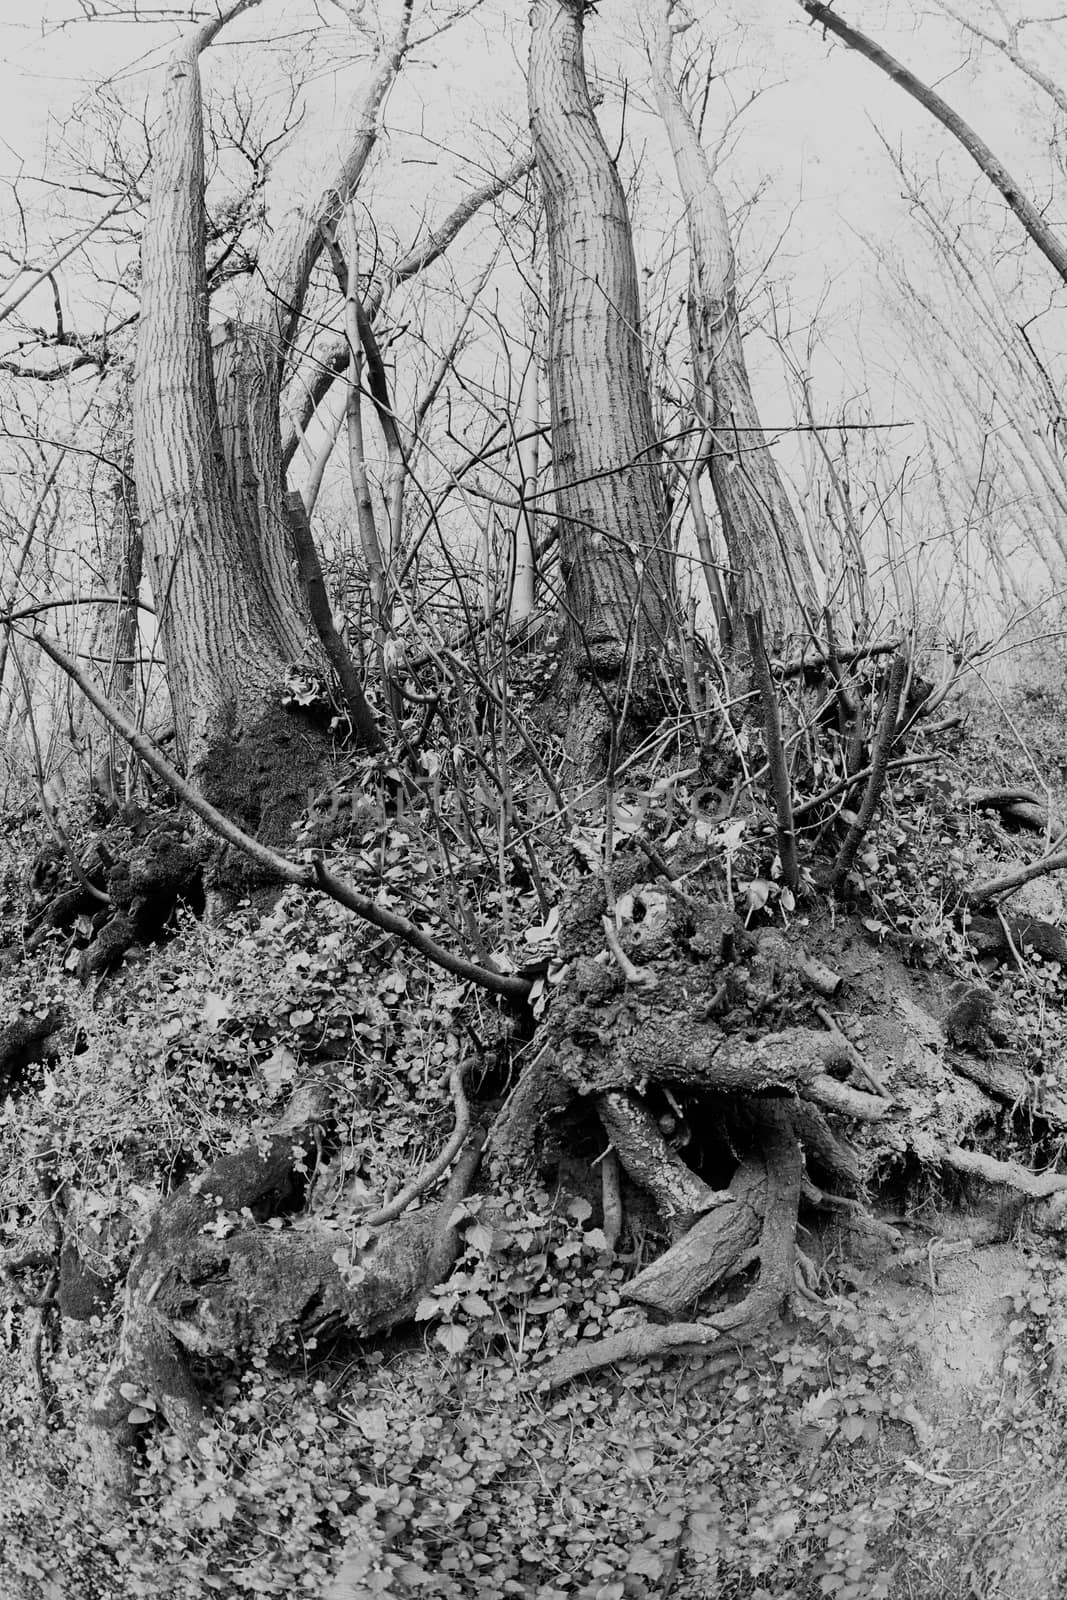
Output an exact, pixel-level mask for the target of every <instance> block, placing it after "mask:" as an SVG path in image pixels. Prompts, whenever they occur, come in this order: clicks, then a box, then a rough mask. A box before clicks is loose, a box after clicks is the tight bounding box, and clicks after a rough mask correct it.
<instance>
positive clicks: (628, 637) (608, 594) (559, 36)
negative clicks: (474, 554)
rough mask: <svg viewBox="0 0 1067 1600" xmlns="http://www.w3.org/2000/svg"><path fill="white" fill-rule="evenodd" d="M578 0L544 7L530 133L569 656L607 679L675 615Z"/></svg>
mask: <svg viewBox="0 0 1067 1600" xmlns="http://www.w3.org/2000/svg"><path fill="white" fill-rule="evenodd" d="M586 9H587V8H586V6H585V4H584V3H583V0H535V3H534V5H533V9H532V13H531V20H532V35H531V42H530V65H529V98H530V126H531V130H532V133H533V140H534V152H535V155H536V158H537V167H538V172H539V174H540V177H541V184H542V189H543V192H544V198H545V212H546V226H547V235H548V259H549V288H548V300H549V313H548V315H549V362H548V370H549V399H550V407H551V419H552V421H551V427H552V449H553V465H554V473H555V485H556V505H557V510H558V515H559V520H560V544H561V550H562V570H563V580H564V591H565V592H564V605H565V609H566V634H567V641H568V651H569V655H570V658H571V660H572V662H573V663H574V665H575V669H576V671H577V673H579V674H581V675H586V676H592V677H601V678H604V679H612V678H615V677H617V676H618V674H619V673H620V672H622V670H623V669H624V667H625V665H626V662H627V659H628V657H629V656H630V654H631V652H632V654H633V657H634V659H636V660H637V661H642V660H644V661H651V660H652V658H653V657H654V656H656V655H659V654H660V653H661V652H662V648H663V641H664V639H665V637H667V634H668V630H669V626H670V622H671V619H672V617H673V606H674V577H673V570H672V562H671V559H670V551H669V549H668V548H667V543H666V541H667V510H666V502H665V497H664V489H663V483H662V479H661V474H660V464H659V451H658V448H657V444H656V438H655V432H654V429H653V422H652V406H651V400H650V398H649V389H648V379H647V374H646V370H645V358H644V351H643V349H642V345H641V308H640V299H639V295H638V287H637V264H636V261H635V258H634V250H633V241H632V238H631V233H630V220H629V216H628V213H627V209H626V200H625V196H624V194H623V190H622V184H621V182H620V180H619V175H618V173H617V172H616V170H615V165H614V163H613V161H612V159H611V156H610V154H609V153H608V149H607V146H606V145H605V143H604V139H603V135H602V134H601V132H600V127H599V125H598V123H597V120H596V115H595V112H594V110H593V103H592V100H591V98H590V94H589V87H588V84H587V82H586V77H585V64H584V56H583V18H584V14H585V12H586Z"/></svg>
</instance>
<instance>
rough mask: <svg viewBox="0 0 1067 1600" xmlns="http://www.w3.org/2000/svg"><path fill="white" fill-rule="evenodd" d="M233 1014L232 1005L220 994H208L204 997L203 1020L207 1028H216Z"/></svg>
mask: <svg viewBox="0 0 1067 1600" xmlns="http://www.w3.org/2000/svg"><path fill="white" fill-rule="evenodd" d="M232 1016H233V1006H232V1005H231V1004H230V1002H229V1001H228V1000H227V999H225V998H224V996H223V995H221V994H214V993H212V994H209V995H207V996H206V997H205V999H204V1021H205V1022H206V1023H207V1025H208V1027H209V1028H217V1027H218V1026H219V1025H220V1023H223V1022H228V1021H229V1019H230V1018H231V1017H232Z"/></svg>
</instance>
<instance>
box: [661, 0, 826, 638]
mask: <svg viewBox="0 0 1067 1600" xmlns="http://www.w3.org/2000/svg"><path fill="white" fill-rule="evenodd" d="M676 14H677V13H676V7H675V4H674V0H655V9H654V14H653V40H652V48H651V51H650V62H651V67H652V86H653V90H654V93H655V97H656V106H657V109H658V110H659V114H660V117H661V118H662V119H663V124H664V127H665V128H666V130H667V136H668V138H669V139H670V144H671V151H672V153H673V155H674V164H675V169H676V171H677V173H678V183H679V186H680V188H681V191H682V199H683V201H684V202H685V214H686V224H687V227H688V230H689V251H690V278H689V336H690V343H691V347H692V352H693V386H694V392H695V403H696V411H697V416H698V418H699V420H700V422H701V424H702V425H703V426H704V427H705V428H706V429H707V435H706V438H707V450H708V464H709V468H710V472H711V482H712V487H713V489H714V491H715V501H716V504H717V506H718V509H719V515H720V517H721V518H722V529H723V538H724V540H725V543H726V550H727V555H728V558H729V562H730V575H729V581H728V584H727V594H728V602H729V609H730V618H731V622H732V624H733V631H734V634H735V636H738V637H740V638H743V637H744V629H743V628H742V626H741V622H742V618H743V617H744V616H745V615H746V614H747V613H749V612H754V611H760V612H762V614H763V619H764V626H765V628H766V631H767V635H768V638H769V642H770V644H771V647H772V649H773V650H774V651H776V652H782V651H783V650H784V649H785V647H786V646H787V644H788V642H789V639H790V636H793V635H797V636H799V637H800V638H801V639H804V638H806V637H807V632H808V630H807V628H806V626H805V621H804V617H805V612H807V613H809V614H810V613H811V612H812V611H813V609H814V606H815V597H814V580H813V576H812V568H811V561H810V558H809V555H808V551H807V549H806V547H805V544H804V536H803V534H802V532H801V529H800V525H799V523H798V521H797V518H796V515H795V513H794V511H793V507H792V505H791V504H790V501H789V496H788V494H787V493H786V490H785V485H784V484H783V482H782V479H781V477H780V475H779V473H778V469H777V467H776V465H775V462H774V457H773V456H772V455H771V452H770V449H769V448H768V445H767V441H766V439H765V438H764V435H763V431H762V429H761V427H760V419H759V413H758V411H757V409H756V402H755V400H754V399H753V396H752V386H751V384H750V382H749V377H748V367H747V365H746V363H745V351H744V345H743V343H742V340H741V328H740V324H739V322H738V315H737V294H736V288H735V274H736V265H735V261H734V251H733V244H732V242H731V239H730V223H729V219H728V217H727V215H726V207H725V205H724V203H723V198H722V194H721V193H720V191H719V188H718V185H717V184H716V182H715V172H714V168H713V166H712V164H711V162H710V161H709V159H708V156H707V153H706V151H705V150H704V147H703V145H702V144H701V142H700V139H699V137H698V135H697V131H696V128H695V127H694V125H693V121H692V118H691V117H690V115H689V112H688V110H687V109H686V106H685V103H684V102H683V100H682V97H681V95H680V93H679V92H678V88H677V86H676V85H675V82H674V79H673V76H672V72H671V47H672V35H673V33H674V32H677V31H680V28H679V25H678V23H676V22H675V23H674V24H673V26H672V17H673V15H676ZM681 25H682V26H688V21H685V22H683V23H682V24H681Z"/></svg>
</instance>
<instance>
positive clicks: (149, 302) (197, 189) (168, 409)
mask: <svg viewBox="0 0 1067 1600" xmlns="http://www.w3.org/2000/svg"><path fill="white" fill-rule="evenodd" d="M240 9H244V7H235V8H232V9H231V11H230V12H229V13H227V17H226V18H224V19H222V20H227V19H228V18H229V17H232V16H234V15H236V14H237V11H238V10H240ZM222 20H220V21H218V22H215V23H212V24H206V25H204V26H203V27H201V28H199V29H197V30H196V31H195V32H193V33H190V34H189V35H188V36H187V37H186V38H185V39H183V40H182V41H181V43H180V44H179V45H178V46H177V48H176V49H175V51H174V54H173V56H172V57H171V61H170V65H169V67H168V70H167V84H166V88H165V91H164V101H163V113H162V117H161V120H160V124H159V128H158V131H157V135H156V141H155V149H154V152H153V155H154V161H153V166H154V172H153V184H152V199H151V205H150V208H149V214H148V220H147V222H146V224H145V231H144V239H143V243H142V291H141V318H140V330H139V335H138V341H137V357H136V363H135V368H134V396H133V405H134V415H133V444H134V472H135V477H136V483H137V501H138V509H139V512H140V516H141V523H142V528H143V531H144V537H145V558H146V564H147V566H148V571H149V575H150V578H151V583H152V590H153V594H154V596H155V602H156V607H157V611H158V613H159V625H160V635H161V640H162V646H163V653H164V657H165V660H166V664H167V673H168V680H169V684H170V692H171V699H172V702H173V705H174V718H175V729H176V735H177V745H178V750H179V753H180V755H181V757H182V759H183V760H184V762H185V763H186V765H187V767H188V768H189V770H190V771H191V772H192V773H193V774H194V775H197V774H198V773H199V772H200V770H201V769H202V767H203V764H204V762H205V760H206V758H207V755H208V752H209V751H211V750H212V749H213V748H215V747H216V746H218V745H220V744H223V743H226V742H228V741H229V740H231V739H235V738H237V739H239V738H240V737H241V735H242V734H244V733H246V732H248V731H249V729H250V727H251V726H252V725H254V723H255V722H256V721H258V719H259V717H260V716H261V715H262V713H263V710H264V708H265V707H266V706H267V705H268V704H270V703H272V702H276V701H277V698H278V695H279V691H280V688H281V685H282V681H283V679H284V676H285V671H286V667H287V665H288V664H289V663H290V662H291V660H292V659H293V656H294V655H295V654H298V653H299V647H298V642H299V641H300V640H301V638H302V631H301V630H302V623H301V622H300V621H298V620H297V619H296V618H295V617H293V618H291V619H286V621H287V622H289V621H291V626H287V627H285V628H281V627H279V612H278V597H277V595H276V594H275V593H273V592H271V591H270V590H269V589H268V586H267V582H266V580H265V569H264V564H263V562H262V561H261V560H255V561H252V560H250V557H249V544H250V539H249V535H248V529H247V527H245V528H243V529H242V518H241V515H240V510H239V508H238V507H235V505H234V503H233V500H232V498H231V496H230V494H229V493H228V484H227V479H226V473H225V471H224V465H223V460H222V455H221V451H220V448H219V425H218V411H217V405H216V398H215V385H214V381H213V377H212V368H211V355H210V349H209V343H208V334H207V287H206V274H205V262H204V200H203V190H204V139H203V112H202V103H201V92H200V69H199V57H200V54H201V52H202V51H203V50H204V49H206V48H207V46H208V45H209V44H210V43H211V41H212V39H213V38H214V36H215V34H216V33H217V32H218V30H219V28H220V27H221V26H222ZM275 426H277V423H275Z"/></svg>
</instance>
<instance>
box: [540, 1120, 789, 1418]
mask: <svg viewBox="0 0 1067 1600" xmlns="http://www.w3.org/2000/svg"><path fill="white" fill-rule="evenodd" d="M760 1121H761V1131H762V1148H761V1156H760V1162H759V1163H757V1162H756V1161H753V1162H751V1163H746V1164H745V1165H743V1166H742V1167H741V1169H740V1170H739V1174H738V1176H737V1178H736V1179H735V1184H736V1187H735V1184H731V1188H730V1189H729V1190H727V1191H726V1195H725V1197H724V1203H723V1205H721V1206H717V1207H716V1208H715V1209H714V1210H713V1211H712V1212H710V1213H709V1214H708V1215H707V1216H706V1217H704V1218H703V1219H702V1220H701V1222H699V1223H698V1224H697V1225H696V1228H695V1229H693V1230H692V1232H696V1231H697V1229H703V1230H704V1233H705V1234H706V1235H709V1236H711V1241H710V1242H712V1243H713V1244H715V1245H716V1246H717V1247H718V1254H719V1260H718V1262H717V1266H720V1265H722V1264H723V1261H724V1260H725V1257H726V1254H727V1253H728V1250H729V1249H730V1248H733V1249H734V1250H735V1251H736V1254H735V1256H734V1260H733V1262H732V1263H731V1264H730V1266H727V1267H726V1271H729V1270H731V1269H732V1270H736V1268H737V1267H739V1266H742V1265H744V1264H745V1262H746V1261H747V1260H748V1259H750V1258H754V1259H756V1260H758V1262H759V1272H758V1276H757V1278H756V1281H755V1283H754V1284H753V1285H752V1287H751V1289H750V1290H749V1292H748V1294H747V1295H745V1296H744V1298H743V1299H741V1300H739V1301H736V1302H735V1303H734V1304H732V1305H729V1306H726V1307H724V1308H723V1309H722V1310H720V1311H718V1312H716V1313H715V1314H714V1315H713V1316H709V1317H707V1318H705V1319H703V1320H701V1321H699V1322H673V1323H668V1324H666V1325H659V1324H656V1323H644V1324H642V1325H640V1326H638V1327H635V1328H626V1329H624V1330H623V1331H622V1332H620V1333H616V1334H612V1335H611V1336H610V1337H608V1338H606V1339H601V1340H598V1341H596V1342H595V1343H592V1342H590V1343H588V1344H585V1343H583V1344H582V1345H580V1346H578V1347H577V1348H575V1349H573V1350H567V1351H565V1352H564V1354H562V1355H560V1356H557V1357H556V1358H555V1360H553V1361H550V1362H548V1363H547V1365H545V1366H543V1367H540V1368H538V1369H537V1370H536V1371H535V1372H534V1373H532V1374H531V1376H530V1379H529V1380H528V1382H529V1386H530V1387H531V1388H548V1389H558V1388H559V1387H560V1386H561V1385H562V1384H565V1383H569V1382H571V1380H572V1379H574V1378H578V1377H581V1376H583V1375H584V1374H585V1373H587V1372H595V1371H598V1370H599V1369H600V1368H603V1367H610V1366H614V1365H616V1363H618V1362H620V1361H635V1360H636V1361H642V1360H647V1359H648V1358H649V1357H651V1356H658V1355H662V1354H663V1353H664V1352H665V1351H668V1350H677V1349H679V1348H685V1347H698V1348H702V1347H705V1346H707V1345H709V1344H712V1343H715V1342H717V1341H720V1340H726V1339H729V1340H731V1341H733V1342H736V1343H744V1342H745V1341H746V1340H748V1339H750V1338H751V1337H752V1335H753V1334H754V1333H756V1332H757V1331H758V1330H759V1329H760V1328H762V1327H765V1326H766V1325H767V1324H768V1323H769V1322H771V1321H773V1320H774V1319H775V1317H777V1316H778V1314H779V1312H780V1311H781V1308H782V1306H783V1304H784V1303H785V1302H786V1301H787V1300H788V1299H790V1297H791V1296H792V1294H793V1290H794V1279H795V1271H796V1226H797V1210H798V1207H799V1204H800V1189H801V1181H802V1177H803V1159H802V1156H801V1148H800V1141H799V1139H798V1137H797V1133H796V1129H795V1127H794V1124H793V1119H792V1115H791V1113H790V1111H789V1109H788V1108H785V1107H782V1108H778V1107H767V1108H766V1109H765V1110H762V1111H761V1117H760ZM760 1164H762V1168H763V1171H762V1174H761V1175H760V1179H761V1181H760V1182H758V1181H757V1177H756V1172H757V1168H758V1166H759V1165H760ZM761 1186H762V1189H763V1194H764V1202H763V1206H762V1218H761V1221H760V1224H759V1228H758V1238H755V1239H751V1235H752V1234H755V1229H754V1228H752V1227H751V1220H750V1219H752V1218H753V1217H754V1216H755V1206H756V1204H757V1203H758V1200H757V1197H758V1194H759V1192H760V1188H761ZM742 1196H743V1199H742ZM728 1207H729V1208H731V1209H732V1212H733V1214H732V1216H731V1215H730V1212H729V1211H728ZM720 1215H721V1216H722V1219H723V1220H722V1223H721V1224H720V1225H719V1226H718V1228H716V1224H717V1223H718V1221H719V1218H720ZM750 1230H751V1231H750ZM686 1237H687V1239H688V1238H689V1237H690V1236H689V1235H687V1236H686ZM746 1240H751V1242H749V1243H747V1244H746V1242H745V1241H746ZM728 1241H729V1242H728ZM705 1242H707V1241H706V1240H705ZM685 1244H686V1240H682V1241H680V1244H679V1245H676V1246H675V1247H674V1249H673V1250H670V1251H668V1252H667V1254H666V1256H665V1257H663V1258H661V1261H669V1260H670V1257H671V1256H672V1255H673V1256H674V1262H673V1264H672V1265H670V1266H669V1267H668V1270H667V1272H666V1273H665V1274H663V1275H661V1276H660V1279H659V1280H658V1281H656V1279H655V1274H654V1268H655V1267H658V1266H660V1264H661V1263H660V1262H657V1263H654V1266H653V1268H650V1269H648V1271H647V1272H646V1273H642V1274H639V1276H638V1278H636V1279H635V1280H634V1283H635V1284H639V1283H640V1282H641V1280H642V1279H645V1280H646V1281H645V1284H644V1286H643V1288H644V1290H645V1292H644V1293H643V1294H641V1295H640V1296H639V1298H641V1299H642V1300H643V1303H645V1304H654V1305H657V1306H659V1305H664V1306H668V1305H674V1304H685V1303H686V1300H685V1299H684V1298H682V1297H683V1296H684V1295H685V1294H686V1293H687V1288H688V1286H690V1285H691V1283H692V1281H693V1278H692V1272H693V1270H694V1258H695V1254H696V1252H695V1251H693V1252H686V1251H685V1250H684V1249H683V1247H684V1246H685ZM676 1252H678V1254H676ZM683 1268H684V1271H683ZM718 1275H719V1276H724V1275H725V1272H720V1273H719V1274H718ZM650 1280H651V1281H650ZM629 1293H630V1297H631V1298H633V1297H634V1296H633V1285H631V1286H630V1291H629ZM654 1297H655V1298H654Z"/></svg>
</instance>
